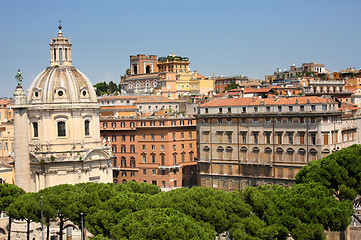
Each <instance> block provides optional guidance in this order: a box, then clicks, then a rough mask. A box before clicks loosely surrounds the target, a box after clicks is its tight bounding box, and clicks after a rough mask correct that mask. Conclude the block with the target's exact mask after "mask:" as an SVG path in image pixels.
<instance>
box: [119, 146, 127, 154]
mask: <svg viewBox="0 0 361 240" xmlns="http://www.w3.org/2000/svg"><path fill="white" fill-rule="evenodd" d="M120 152H121V153H125V152H126V147H125V145H122V146H121V147H120Z"/></svg>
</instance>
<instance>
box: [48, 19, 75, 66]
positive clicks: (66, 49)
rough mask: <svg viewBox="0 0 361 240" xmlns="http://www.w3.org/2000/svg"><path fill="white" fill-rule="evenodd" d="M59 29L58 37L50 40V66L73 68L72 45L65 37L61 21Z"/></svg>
mask: <svg viewBox="0 0 361 240" xmlns="http://www.w3.org/2000/svg"><path fill="white" fill-rule="evenodd" d="M58 28H59V32H58V36H57V37H56V38H54V39H52V38H50V44H49V45H50V66H51V67H54V66H56V65H58V66H72V61H71V43H70V40H68V39H67V38H65V37H64V36H63V32H62V31H61V29H62V28H63V27H62V26H61V21H60V20H59V26H58Z"/></svg>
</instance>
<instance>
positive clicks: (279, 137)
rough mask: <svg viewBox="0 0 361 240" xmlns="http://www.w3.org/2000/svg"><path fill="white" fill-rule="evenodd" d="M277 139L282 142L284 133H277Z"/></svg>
mask: <svg viewBox="0 0 361 240" xmlns="http://www.w3.org/2000/svg"><path fill="white" fill-rule="evenodd" d="M277 140H278V144H282V133H281V132H279V133H277Z"/></svg>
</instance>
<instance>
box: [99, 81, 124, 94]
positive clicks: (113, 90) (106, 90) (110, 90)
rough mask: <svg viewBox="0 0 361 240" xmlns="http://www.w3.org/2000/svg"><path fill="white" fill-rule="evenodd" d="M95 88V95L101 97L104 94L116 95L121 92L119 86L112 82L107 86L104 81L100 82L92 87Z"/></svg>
mask: <svg viewBox="0 0 361 240" xmlns="http://www.w3.org/2000/svg"><path fill="white" fill-rule="evenodd" d="M94 87H95V88H96V94H97V96H101V95H104V94H117V93H118V92H120V90H121V86H120V84H119V85H117V84H116V83H114V82H113V81H110V82H109V84H107V83H106V82H105V81H104V82H100V83H97V84H95V85H94Z"/></svg>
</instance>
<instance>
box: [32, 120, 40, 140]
mask: <svg viewBox="0 0 361 240" xmlns="http://www.w3.org/2000/svg"><path fill="white" fill-rule="evenodd" d="M33 131H34V133H33V135H34V137H39V131H38V123H37V122H33Z"/></svg>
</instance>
